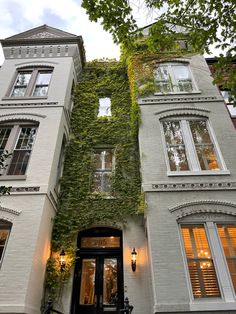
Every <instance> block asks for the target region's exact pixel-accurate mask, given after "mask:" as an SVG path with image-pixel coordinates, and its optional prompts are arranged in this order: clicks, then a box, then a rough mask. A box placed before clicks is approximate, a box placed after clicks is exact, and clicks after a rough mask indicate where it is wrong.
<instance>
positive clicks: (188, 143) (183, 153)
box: [163, 119, 221, 171]
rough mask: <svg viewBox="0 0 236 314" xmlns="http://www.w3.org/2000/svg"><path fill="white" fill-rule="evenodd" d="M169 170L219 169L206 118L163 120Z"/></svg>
mask: <svg viewBox="0 0 236 314" xmlns="http://www.w3.org/2000/svg"><path fill="white" fill-rule="evenodd" d="M163 129H164V136H165V142H166V152H167V157H168V161H169V168H170V171H202V170H210V171H213V170H215V171H217V170H220V168H221V167H220V164H219V161H218V156H217V153H216V148H215V145H214V143H213V140H212V137H211V134H210V131H209V127H208V123H207V121H206V120H198V119H196V120H194V119H193V120H187V119H181V120H169V121H163Z"/></svg>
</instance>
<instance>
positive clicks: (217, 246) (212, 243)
mask: <svg viewBox="0 0 236 314" xmlns="http://www.w3.org/2000/svg"><path fill="white" fill-rule="evenodd" d="M221 224H223V225H224V224H225V225H232V224H235V225H236V220H235V218H233V221H227V222H220V221H199V222H197V221H195V222H194V223H191V222H179V236H180V242H181V249H182V252H183V258H184V265H185V272H186V278H187V280H188V287H189V291H190V297H191V300H192V310H207V308H206V307H207V306H208V307H209V310H210V309H212V307H211V304H212V303H211V302H212V301H211V300H219V301H218V302H219V303H221V302H222V300H224V302H226V303H227V302H229V303H231V302H235V301H236V294H235V290H234V287H233V283H232V280H231V276H230V271H229V269H228V265H227V261H226V256H225V254H224V250H223V247H222V244H221V240H220V237H219V234H218V231H217V225H221ZM183 225H187V226H189V225H193V226H194V225H204V228H205V232H206V236H207V240H208V244H209V248H210V251H211V256H212V260H213V263H214V267H215V272H216V277H217V280H218V285H219V289H220V292H221V296H220V297H215V298H208V297H202V298H194V296H193V293H192V284H191V279H190V274H189V270H188V261H187V256H186V252H185V247H184V240H183V237H182V232H181V226H183ZM214 302H215V304H217V306H218V309H219V310H220V309H221V308H219V303H218V302H217V301H214ZM207 304H208V305H207ZM213 306H214V305H213ZM222 307H224V304H222ZM216 309H217V308H215V310H216Z"/></svg>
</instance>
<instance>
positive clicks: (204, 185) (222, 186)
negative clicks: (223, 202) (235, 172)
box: [143, 181, 236, 192]
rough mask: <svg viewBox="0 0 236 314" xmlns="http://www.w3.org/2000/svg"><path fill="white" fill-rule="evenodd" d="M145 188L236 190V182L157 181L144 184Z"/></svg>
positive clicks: (152, 190)
mask: <svg viewBox="0 0 236 314" xmlns="http://www.w3.org/2000/svg"><path fill="white" fill-rule="evenodd" d="M143 190H144V192H155V191H156V192H170V191H217V190H236V182H230V181H224V182H194V183H193V182H187V183H166V182H157V183H146V184H143Z"/></svg>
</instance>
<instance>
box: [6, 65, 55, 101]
mask: <svg viewBox="0 0 236 314" xmlns="http://www.w3.org/2000/svg"><path fill="white" fill-rule="evenodd" d="M24 72H25V73H27V72H28V73H30V79H29V82H28V84H27V85H26V87H25V93H24V95H22V96H18V95H15V96H14V95H13V93H14V90H15V88H16V86H17V80H18V77H19V75H20V74H21V73H24ZM41 72H49V73H50V74H51V76H50V79H49V82H48V84H46V85H45V84H43V85H40V84H37V79H38V77H39V74H40V73H41ZM52 73H53V68H52V67H36V68H30V67H27V68H20V69H18V70H17V73H16V77H15V80H14V83H13V84H12V86H11V89H10V91H9V94H8V97H11V98H13V99H17V98H27V97H30V98H47V96H48V90H49V86H50V83H51V79H52ZM37 86H45V87H47V93H46V94H45V95H34V92H35V89H36V87H37Z"/></svg>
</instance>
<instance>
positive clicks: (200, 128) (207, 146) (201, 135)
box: [189, 120, 220, 170]
mask: <svg viewBox="0 0 236 314" xmlns="http://www.w3.org/2000/svg"><path fill="white" fill-rule="evenodd" d="M189 125H190V129H191V132H192V136H193V140H194V143H195V148H196V151H197V156H198V160H199V163H200V167H201V170H220V167H219V164H218V161H217V157H216V153H215V150H214V146H213V144H212V141H211V137H210V134H209V132H208V129H207V122H206V121H205V120H198V121H189Z"/></svg>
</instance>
